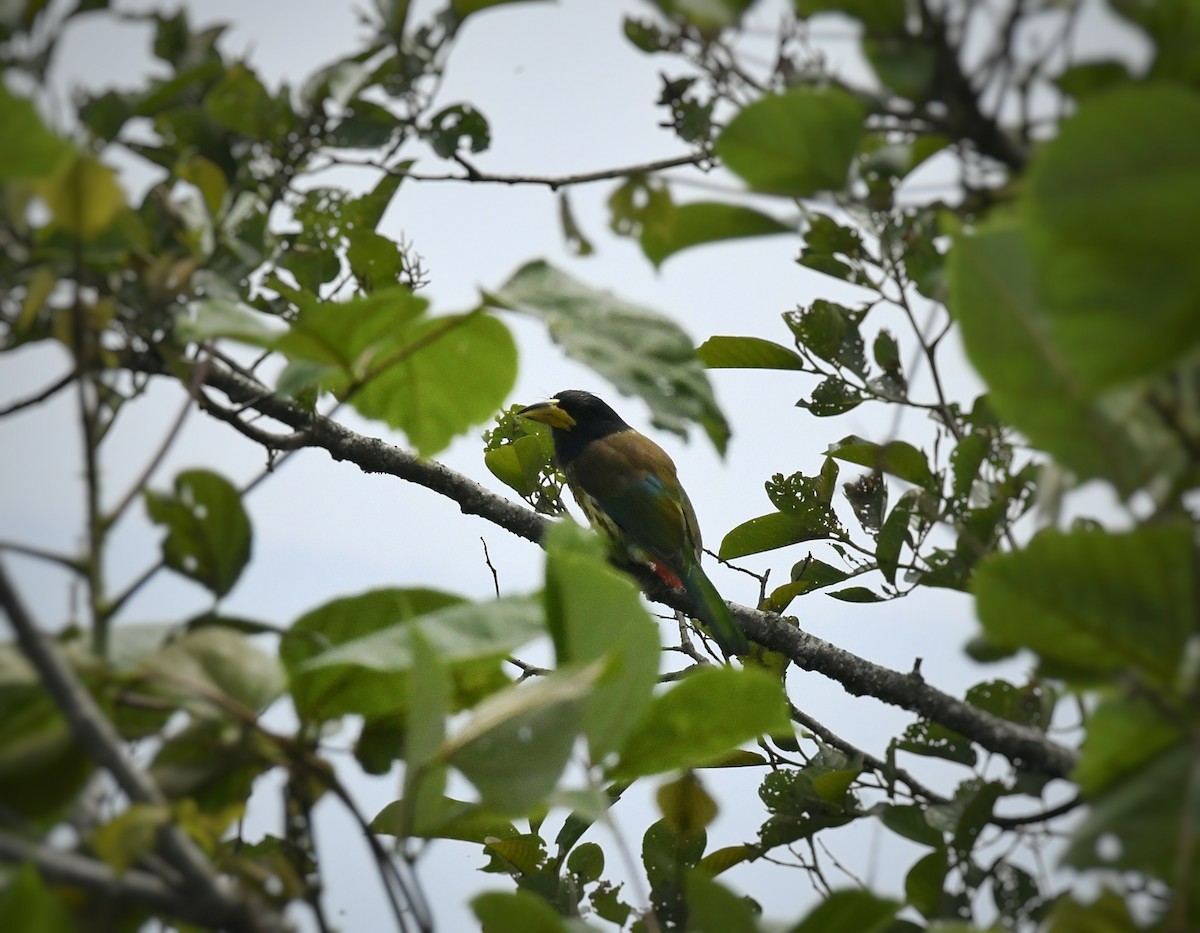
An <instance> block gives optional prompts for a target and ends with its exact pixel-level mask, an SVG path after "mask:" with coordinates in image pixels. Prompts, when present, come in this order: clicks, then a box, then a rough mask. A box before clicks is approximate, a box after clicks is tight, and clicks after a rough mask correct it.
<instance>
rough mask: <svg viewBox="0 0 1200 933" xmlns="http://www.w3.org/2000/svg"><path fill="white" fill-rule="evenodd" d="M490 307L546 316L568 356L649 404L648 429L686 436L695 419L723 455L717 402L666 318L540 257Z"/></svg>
mask: <svg viewBox="0 0 1200 933" xmlns="http://www.w3.org/2000/svg"><path fill="white" fill-rule="evenodd" d="M487 297H488V300H489V301H490V302H491V303H493V304H496V305H499V306H501V307H505V308H511V309H513V310H519V311H525V312H528V313H530V314H533V315H535V316H537V317H539V318H541V319H542V320H543V321H545V323H546V326H547V328H548V329H549V331H550V336H551V337H552V338H553V339H554V340H555V342H557V343H558V344H559V345H560V346H561V347H562V348H563V350H564V351H565V352H566V353H567V355H568V356H570V357H572V358H573V359H577V360H579V361H580V362H582V363H585V364H586V365H588V366H590V367H591V368H592V369H594V370H596V372H598V373H600V374H601V375H602V376H604V377H605V378H606V379H608V380H609V381H610V382H612V384H613V385H615V386H616V387H617V388H618V389H619V390H620V391H621V392H622V393H624V394H626V395H638V396H640V397H641V398H643V399H645V401H646V403H647V404H648V405H649V406H650V413H651V417H652V419H653V422H654V424H655V426H657V427H660V428H663V429H665V430H667V431H672V432H674V433H675V434H678V435H679V436H681V437H686V436H687V425H688V423H689V422H690V423H695V424H699V425H700V426H701V427H703V428H704V430H705V431H706V432H707V433H708V436H709V437H710V438H711V439H712V442H713V444H715V445H716V447H717V449H718V450H720V451H722V452H724V450H725V445H726V443H727V441H728V440H729V425H728V424H727V423H726V421H725V416H724V415H722V414H721V411H720V409H719V408H718V407H717V402H716V399H715V398H714V397H713V393H712V387H711V386H710V385H709V383H708V376H707V375H706V373H705V371H704V367H703V365H702V364H701V362H700V360H699V359H697V357H696V354H695V351H694V350H693V346H694V344H693V343H692V341H691V339H690V338H689V337H688V336H687V334H685V333H684V332H683V331H682V330H681V329H680V328H679V326H678V325H677V324H675V323H674V322H673V321H670V320H668V319H667V318H665V317H663V316H661V315H659V314H657V313H656V312H654V311H650V310H648V309H646V308H641V307H639V306H637V305H634V304H630V303H629V302H626V301H622V300H621V299H620V298H617V297H616V296H614V295H613V294H612V293H611V292H606V291H600V290H598V289H594V288H592V287H590V286H588V285H584V284H583V283H582V282H578V281H576V280H575V279H572V278H571V277H570V276H568V275H567V274H566V273H565V272H561V271H560V270H558V269H556V268H554V267H553V266H551V265H549V264H548V263H546V262H542V261H537V262H531V263H529V264H528V265H525V266H522V267H521V268H520V269H518V270H517V271H516V273H514V275H513V276H512V278H510V279H509V280H508V281H507V282H506V283H505V284H504V285H503V286H502V287H501V288H500V290H499V291H498V292H497V293H496V294H494V295H489V296H487Z"/></svg>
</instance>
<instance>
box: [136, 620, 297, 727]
mask: <svg viewBox="0 0 1200 933" xmlns="http://www.w3.org/2000/svg"><path fill="white" fill-rule="evenodd" d="M138 670H139V672H140V673H141V674H143V675H145V676H147V677H149V678H150V679H151V683H152V684H153V686H154V688H155V689H156V691H158V692H161V693H164V694H166V695H168V696H171V697H174V698H175V699H176V701H178V702H182V703H187V704H188V705H190V706H192V707H193V708H195V709H198V710H208V711H209V712H210V713H211V712H212V710H213V706H212V705H211V704H210V703H209V702H208V701H206V700H205V698H204V695H205V694H206V693H208V692H209V691H212V692H216V693H219V694H225V695H226V696H229V697H231V698H232V699H234V700H236V701H237V702H238V703H240V704H241V705H242V706H244V707H246V708H247V709H249V710H251V711H253V712H256V713H257V712H261V711H262V710H264V709H266V708H267V706H268V705H270V703H271V702H272V701H273V700H275V699H276V697H278V696H279V694H280V693H281V692H282V690H283V686H284V678H283V671H282V670H281V669H280V667H279V664H278V663H277V662H276V660H275V659H274V658H273V657H271V656H270V655H268V654H267V653H266V652H264V651H263V650H262V649H261V648H259V647H258V646H257V645H255V644H254V643H253V642H252V641H250V639H249V638H247V637H246V636H245V635H243V634H242V633H240V632H236V631H234V630H233V629H231V628H222V627H218V626H205V627H203V628H197V629H193V630H192V631H190V632H186V633H184V634H183V635H181V636H180V637H178V638H176V639H174V640H172V641H170V642H169V643H168V644H167V645H166V646H165V647H163V648H161V649H160V650H158V651H156V652H154V653H153V654H149V655H147V656H146V657H144V658H143V659H142V661H141V664H140V665H139V666H138ZM200 688H207V689H200Z"/></svg>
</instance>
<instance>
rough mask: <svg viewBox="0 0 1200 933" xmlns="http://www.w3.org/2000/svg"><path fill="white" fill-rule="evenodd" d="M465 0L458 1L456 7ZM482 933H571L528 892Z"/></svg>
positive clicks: (477, 900) (482, 898) (491, 899)
mask: <svg viewBox="0 0 1200 933" xmlns="http://www.w3.org/2000/svg"><path fill="white" fill-rule="evenodd" d="M462 3H463V0H454V6H455V7H458V6H460V5H462ZM471 910H473V911H474V912H475V916H476V917H478V918H479V923H480V925H481V926H480V929H481V931H482V933H513V931H514V930H521V931H522V933H567V927H566V924H565V923H563V920H562V918H561V917H560V916H559V915H558V914H557V913H555V911H554V908H553V907H551V906H550V905H549V904H547V903H546V901H545V900H543V899H542V898H540V897H538V896H537V895H536V894H531V893H529V892H528V891H487V892H485V893H483V894H477V895H475V897H473V898H471Z"/></svg>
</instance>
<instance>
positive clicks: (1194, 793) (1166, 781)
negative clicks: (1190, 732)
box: [1063, 742, 1200, 884]
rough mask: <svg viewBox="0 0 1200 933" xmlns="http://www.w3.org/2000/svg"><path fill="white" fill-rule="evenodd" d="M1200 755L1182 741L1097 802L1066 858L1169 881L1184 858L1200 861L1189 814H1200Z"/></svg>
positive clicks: (1085, 865)
mask: <svg viewBox="0 0 1200 933" xmlns="http://www.w3.org/2000/svg"><path fill="white" fill-rule="evenodd" d="M1195 756H1196V752H1195V750H1194V748H1192V747H1191V746H1190V745H1189V744H1188V743H1186V742H1181V743H1179V744H1177V745H1175V746H1174V747H1172V748H1170V749H1168V750H1167V751H1165V752H1162V753H1160V754H1159V755H1158V756H1157V757H1155V758H1153V759H1151V760H1150V761H1149V762H1147V763H1146V764H1145V765H1143V766H1142V767H1140V768H1138V769H1137V770H1136V771H1133V772H1130V773H1129V774H1126V775H1125V777H1124V778H1123V779H1122V780H1121V781H1119V782H1118V783H1116V784H1115V785H1113V786H1112V787H1110V788H1109V789H1108V790H1107V791H1105V792H1104V793H1103V794H1102V795H1101V796H1100V797H1098V798H1096V799H1094V800H1092V801H1091V811H1090V812H1089V813H1088V815H1087V817H1086V818H1085V819H1084V822H1083V825H1082V826H1080V827H1078V829H1076V831H1075V835H1074V838H1073V839H1072V840H1071V845H1070V847H1069V848H1068V849H1067V851H1066V853H1065V854H1064V855H1063V862H1064V863H1065V864H1067V865H1071V866H1072V867H1075V868H1080V869H1086V868H1104V869H1111V870H1115V871H1123V870H1128V871H1136V872H1146V873H1149V874H1151V875H1154V876H1156V877H1158V878H1160V879H1162V880H1165V881H1168V882H1174V881H1175V880H1176V879H1177V878H1178V872H1179V869H1178V865H1179V864H1180V860H1183V862H1182V863H1183V864H1191V865H1196V864H1197V859H1198V858H1200V840H1198V839H1197V837H1196V835H1195V834H1194V833H1190V832H1188V821H1189V819H1190V816H1191V815H1192V814H1195V813H1197V812H1200V781H1197V780H1196V779H1195V774H1196V768H1197V763H1196V761H1195V760H1194V759H1195ZM1113 842H1115V843H1116V844H1115V845H1113V844H1111V843H1113ZM1183 883H1184V884H1187V883H1188V881H1187V880H1184V881H1183Z"/></svg>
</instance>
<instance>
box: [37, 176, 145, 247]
mask: <svg viewBox="0 0 1200 933" xmlns="http://www.w3.org/2000/svg"><path fill="white" fill-rule="evenodd" d="M37 190H38V193H39V194H40V195H41V196H42V199H43V200H44V201H45V202H46V206H47V207H48V208H50V213H51V214H52V215H53V216H54V224H55V226H56V227H58V229H60V230H62V231H64V232H65V233H69V234H72V235H74V236H77V237H79V238H80V239H81V240H93V239H95V238H96V236H97V235H98V234H100V233H103V232H104V231H105V230H106V229H108V226H109V225H110V224H111V223H112V222H113V221H114V220H115V219H116V217H117V214H118V212H119V211H120V210H121V208H123V207H125V192H124V191H122V190H121V186H120V185H119V184H118V183H117V173H116V172H114V171H113V170H112V169H111V168H109V167H108V166H107V165H104V164H103V163H102V162H100V161H99V160H98V159H96V158H95V157H94V156H90V155H77V156H76V157H75V158H74V159H72V160H71V161H69V162H67V163H66V165H64V166H63V167H62V168H60V169H59V170H58V171H57V172H55V173H54V174H53V175H48V176H44V177H42V178H40V179H39V181H38V182H37Z"/></svg>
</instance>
